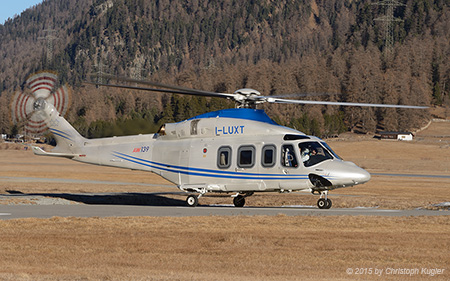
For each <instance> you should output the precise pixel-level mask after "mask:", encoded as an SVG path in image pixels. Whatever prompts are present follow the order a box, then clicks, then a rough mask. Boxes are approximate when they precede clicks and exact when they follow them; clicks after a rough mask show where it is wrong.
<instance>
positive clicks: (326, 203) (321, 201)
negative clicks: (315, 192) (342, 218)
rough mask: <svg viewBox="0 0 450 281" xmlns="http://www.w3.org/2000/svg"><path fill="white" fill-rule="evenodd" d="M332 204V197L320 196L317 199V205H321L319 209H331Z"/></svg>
mask: <svg viewBox="0 0 450 281" xmlns="http://www.w3.org/2000/svg"><path fill="white" fill-rule="evenodd" d="M331 205H332V203H331V200H330V199H325V198H320V199H319V200H318V201H317V207H319V209H330V208H331Z"/></svg>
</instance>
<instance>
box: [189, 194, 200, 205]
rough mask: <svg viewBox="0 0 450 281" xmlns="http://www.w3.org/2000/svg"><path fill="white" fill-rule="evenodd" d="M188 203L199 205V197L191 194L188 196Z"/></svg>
mask: <svg viewBox="0 0 450 281" xmlns="http://www.w3.org/2000/svg"><path fill="white" fill-rule="evenodd" d="M186 204H187V205H188V206H189V207H195V206H197V205H198V197H197V196H195V195H189V196H188V197H187V198H186Z"/></svg>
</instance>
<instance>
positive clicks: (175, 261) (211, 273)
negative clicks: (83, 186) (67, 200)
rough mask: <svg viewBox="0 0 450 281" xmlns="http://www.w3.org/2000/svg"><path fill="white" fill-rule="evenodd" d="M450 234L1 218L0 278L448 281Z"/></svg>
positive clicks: (420, 223)
mask: <svg viewBox="0 0 450 281" xmlns="http://www.w3.org/2000/svg"><path fill="white" fill-rule="evenodd" d="M449 233H450V220H449V219H448V217H447V216H445V217H409V218H402V217H400V218H377V217H327V218H321V217H307V216H306V217H287V216H276V217H265V216H258V217H192V218H154V217H139V218H89V219H87V218H53V219H45V220H41V219H21V220H7V221H0V235H1V239H0V249H1V251H0V279H2V280H328V279H334V280H423V279H429V280H448V279H449V278H450V274H449V272H448V271H449V270H450V268H449V262H450V258H449V255H448V249H449V248H450V237H449ZM349 268H350V270H353V272H352V274H349V273H350V271H348V272H349V273H348V272H347V270H349ZM416 268H417V269H418V270H419V273H417V274H413V275H412V276H410V275H404V274H400V273H398V272H397V273H393V272H392V270H398V269H408V270H411V269H414V270H415V269H416ZM422 268H423V269H426V270H427V271H426V272H427V273H426V272H422ZM361 269H365V270H366V271H361ZM370 269H371V270H372V273H369V270H370ZM430 269H440V270H442V269H444V271H443V272H441V274H437V275H434V276H431V275H430V273H429V272H430V271H428V270H430ZM358 270H359V271H358ZM375 270H377V272H378V274H377V275H375ZM380 270H383V272H381V276H379V275H380ZM357 273H362V274H357ZM411 273H414V272H411ZM431 273H432V272H431Z"/></svg>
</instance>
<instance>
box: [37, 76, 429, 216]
mask: <svg viewBox="0 0 450 281" xmlns="http://www.w3.org/2000/svg"><path fill="white" fill-rule="evenodd" d="M104 78H108V79H115V80H117V81H123V82H130V83H140V84H143V85H145V87H144V86H131V85H129V84H128V85H127V84H123V83H122V84H103V83H91V84H95V85H97V86H108V87H116V88H123V89H135V90H145V91H151V92H163V93H173V94H185V95H196V96H206V97H220V98H226V99H230V100H233V101H234V102H235V103H236V107H235V108H229V109H223V110H219V111H214V112H208V113H205V114H201V115H198V116H194V117H192V118H190V119H187V120H184V121H181V122H177V123H166V124H164V125H162V126H161V128H160V129H159V130H158V131H157V132H156V133H154V134H140V135H133V136H120V137H108V138H98V139H87V138H84V137H83V136H81V135H80V134H79V133H78V132H77V131H76V130H75V129H74V128H73V127H72V126H71V125H70V123H69V122H68V121H67V120H66V119H65V118H64V117H63V116H61V114H60V113H59V112H58V111H57V110H56V108H55V106H54V105H53V104H52V103H51V102H49V101H48V100H45V99H43V98H37V99H36V100H35V101H34V103H33V111H34V112H33V114H34V115H37V116H39V118H41V119H42V120H44V122H45V124H46V125H47V126H48V128H49V130H50V132H51V133H53V135H54V138H55V140H56V143H57V145H56V147H55V148H54V149H53V150H52V151H50V152H47V151H44V150H43V149H41V148H39V147H37V146H32V149H33V152H34V154H36V155H40V156H54V157H65V158H69V159H72V160H75V161H79V162H83V163H89V164H96V165H105V166H112V167H119V168H125V169H132V170H143V171H149V172H153V173H155V174H157V175H159V176H161V177H163V178H165V179H167V180H168V181H170V182H172V183H174V184H175V185H176V186H177V187H178V188H179V189H180V190H182V191H184V192H186V194H187V197H186V204H187V205H188V206H192V207H195V206H197V205H198V204H199V199H200V198H201V197H202V196H203V195H205V194H207V193H223V194H227V195H230V196H231V197H232V198H233V204H234V206H235V207H243V206H244V205H245V199H246V197H248V196H251V195H253V194H254V193H257V192H279V193H285V192H296V191H307V192H311V193H312V194H314V195H319V199H318V201H317V206H318V207H319V208H320V209H329V208H331V206H332V201H331V200H330V198H328V192H329V191H332V190H334V189H337V188H344V187H351V186H355V185H358V184H363V183H366V182H368V181H369V180H370V178H371V176H370V174H369V173H368V172H367V171H366V170H364V169H362V168H360V167H358V166H357V165H356V164H354V163H352V162H349V161H344V160H343V159H341V158H340V157H339V156H338V155H337V154H336V153H335V152H334V151H333V150H332V149H331V147H330V146H329V145H328V144H327V143H326V142H325V141H324V140H322V139H320V138H318V137H315V136H308V135H306V134H304V133H302V132H300V131H298V130H295V129H292V128H288V127H285V126H281V125H278V124H277V123H275V122H274V121H273V120H272V119H271V118H270V117H269V116H268V115H267V114H266V113H265V112H264V110H262V109H257V108H256V107H257V105H260V104H262V103H282V104H322V105H340V106H369V107H391V108H413V109H424V108H427V107H426V106H410V105H388V104H369V103H346V102H329V101H310V100H293V99H284V98H279V97H273V96H263V95H262V94H261V93H260V92H258V91H257V90H254V89H249V88H244V89H239V90H236V91H235V92H234V93H216V92H209V91H203V90H196V89H190V88H185V87H180V86H172V85H164V84H161V83H155V82H151V81H142V80H135V79H130V78H126V77H116V76H112V75H104ZM36 118H37V117H36Z"/></svg>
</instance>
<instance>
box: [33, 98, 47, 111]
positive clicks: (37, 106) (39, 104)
mask: <svg viewBox="0 0 450 281" xmlns="http://www.w3.org/2000/svg"><path fill="white" fill-rule="evenodd" d="M45 104H46V101H45V99H43V98H38V99H37V100H36V101H35V102H34V103H33V109H34V110H36V111H38V110H43V109H44V108H45Z"/></svg>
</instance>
